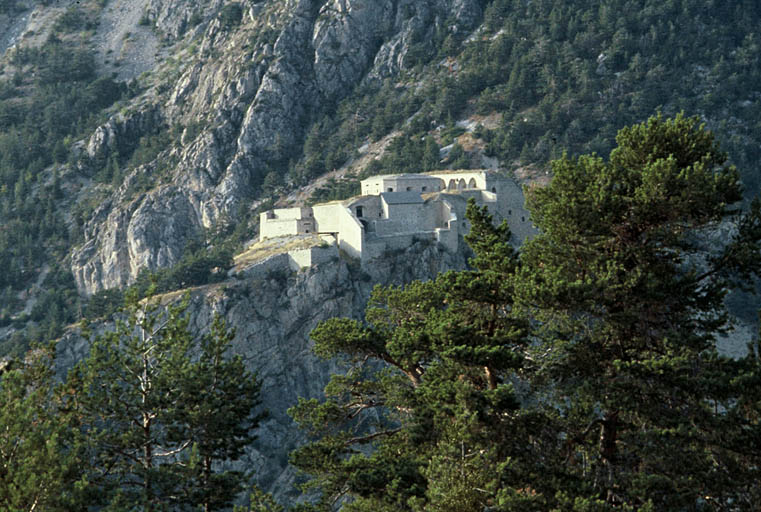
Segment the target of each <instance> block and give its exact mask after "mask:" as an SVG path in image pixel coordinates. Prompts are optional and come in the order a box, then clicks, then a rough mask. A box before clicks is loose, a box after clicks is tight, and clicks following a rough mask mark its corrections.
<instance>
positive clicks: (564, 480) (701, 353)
mask: <svg viewBox="0 0 761 512" xmlns="http://www.w3.org/2000/svg"><path fill="white" fill-rule="evenodd" d="M616 141H617V144H618V146H617V148H616V149H614V151H613V152H612V153H611V155H610V158H609V159H603V158H601V157H599V156H597V155H585V156H581V157H578V158H569V157H566V156H564V157H562V158H561V159H559V160H556V161H554V162H553V164H552V166H553V171H554V178H553V180H552V182H551V183H550V184H549V185H548V186H546V187H544V188H532V189H529V190H528V191H527V198H528V200H527V204H528V207H529V209H530V211H531V214H532V219H533V221H534V223H535V224H536V226H537V227H538V228H539V230H540V234H539V235H537V236H536V237H535V238H534V239H532V240H531V241H529V242H527V243H526V244H525V245H524V247H523V248H522V250H521V252H520V254H516V253H515V252H514V250H513V249H512V247H511V246H510V244H509V243H508V241H509V236H510V234H509V231H508V230H507V228H506V226H504V225H502V226H499V227H497V226H494V225H493V222H492V219H491V217H490V216H489V214H488V212H487V211H486V210H484V209H479V208H477V207H476V206H475V205H474V204H471V205H470V207H469V209H468V218H469V220H470V221H471V223H472V226H473V227H472V230H471V233H470V235H469V236H468V242H469V243H470V245H471V247H472V248H473V250H474V252H475V257H474V258H473V259H472V260H471V265H472V268H473V270H468V271H463V272H449V273H446V274H443V275H441V276H439V277H438V278H437V279H435V280H434V281H430V282H425V283H421V282H415V283H412V284H410V285H408V286H406V287H390V288H381V287H379V288H376V290H375V291H374V293H373V296H372V298H371V300H370V303H369V304H368V309H367V314H366V318H365V321H364V322H359V321H354V320H348V319H332V320H328V321H326V322H323V323H321V324H320V325H319V326H318V327H317V328H316V329H315V330H314V331H313V333H312V336H313V338H314V340H315V352H316V353H317V354H318V355H320V356H323V357H340V358H342V359H343V360H344V361H345V362H346V363H347V371H346V373H345V374H341V375H334V376H333V378H332V380H331V382H330V384H329V385H328V386H327V387H326V390H325V392H326V400H325V401H322V402H320V401H317V400H302V401H301V402H300V403H299V405H297V406H296V407H295V408H294V409H293V410H292V411H291V413H292V414H293V416H294V417H295V419H296V420H297V421H298V422H299V423H301V424H302V425H303V426H304V427H305V428H306V429H307V431H308V432H309V433H310V434H311V435H312V436H313V439H314V440H313V441H312V442H311V443H309V444H307V445H306V446H304V447H302V448H300V449H298V450H296V451H295V452H294V453H293V455H292V461H293V463H294V464H295V465H296V466H297V467H299V468H301V469H302V470H303V471H305V472H306V473H308V474H310V475H312V480H310V481H309V483H308V486H309V485H311V486H315V487H318V488H319V489H320V490H321V496H322V501H321V502H320V503H319V504H318V505H317V508H319V509H325V510H328V509H330V508H331V507H339V508H341V509H342V510H350V511H360V510H371V509H372V510H414V511H418V510H431V511H433V510H437V511H439V510H453V511H455V510H457V511H467V510H473V511H483V510H504V511H507V510H574V511H598V510H608V509H615V510H696V509H700V508H705V509H709V510H711V509H714V510H726V509H727V507H730V508H732V509H736V510H752V509H753V507H755V506H756V505H757V503H759V499H760V496H759V493H761V487H760V486H759V484H758V482H759V481H761V480H759V476H761V475H759V472H760V471H761V469H759V468H761V451H760V450H759V441H758V440H759V439H761V425H760V424H759V407H758V406H759V402H758V399H757V393H756V392H754V391H753V390H754V389H756V390H757V389H758V388H757V387H756V388H754V387H753V386H754V385H757V383H758V381H757V379H758V375H759V368H760V367H759V359H758V346H757V344H756V346H751V347H750V349H749V351H748V355H747V356H746V357H744V358H742V359H739V360H735V359H731V358H728V357H726V356H723V355H722V354H721V352H720V350H719V347H718V343H719V337H720V335H722V334H724V333H725V332H727V330H728V329H729V328H730V323H729V316H728V312H727V310H726V306H725V303H724V298H725V295H726V293H727V291H728V290H729V289H731V288H733V287H747V286H748V285H749V284H750V280H751V279H752V278H753V277H754V276H755V275H756V274H757V273H758V270H759V264H760V262H761V254H759V240H761V206H760V205H759V203H758V202H754V203H752V204H751V205H750V206H748V207H747V208H746V209H745V211H741V208H740V203H739V201H740V199H741V198H742V188H741V185H740V182H739V178H738V173H737V171H736V169H735V168H734V167H732V166H730V165H727V163H726V161H727V155H726V154H725V153H723V152H722V151H721V150H720V149H719V148H718V146H717V144H716V142H715V141H714V138H713V135H712V134H711V133H710V132H709V131H707V130H706V129H705V127H704V126H703V125H701V124H700V122H699V120H698V119H696V118H687V117H685V116H683V115H678V116H676V117H675V118H671V119H667V118H664V117H663V116H661V115H658V116H656V117H653V118H650V119H649V120H648V121H646V122H644V123H641V124H639V125H635V126H632V127H628V128H625V129H623V130H621V131H620V132H619V134H618V137H617V139H616ZM726 232H730V233H731V236H730V237H729V238H727V237H726V236H722V233H726Z"/></svg>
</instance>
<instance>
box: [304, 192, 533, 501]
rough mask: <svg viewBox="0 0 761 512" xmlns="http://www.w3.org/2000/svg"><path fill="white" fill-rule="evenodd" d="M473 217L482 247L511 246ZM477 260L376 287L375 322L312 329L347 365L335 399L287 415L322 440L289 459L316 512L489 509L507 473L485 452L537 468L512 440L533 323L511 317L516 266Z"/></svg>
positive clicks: (323, 352)
mask: <svg viewBox="0 0 761 512" xmlns="http://www.w3.org/2000/svg"><path fill="white" fill-rule="evenodd" d="M469 216H470V220H471V222H473V223H474V224H475V225H477V228H476V229H475V230H474V231H473V233H472V237H471V239H472V241H473V244H474V246H475V247H477V248H478V250H479V251H480V250H481V248H484V247H488V246H490V244H491V243H492V242H497V243H498V245H499V246H500V247H501V246H502V245H501V244H506V243H507V240H508V239H509V232H508V231H507V230H506V229H505V228H504V227H501V228H494V227H492V226H491V218H490V216H489V215H488V214H487V213H486V212H485V211H484V210H481V209H478V208H476V207H475V205H471V206H470V208H469ZM479 261H480V262H481V263H482V264H481V265H480V268H479V269H477V270H475V271H469V272H461V273H453V272H451V273H447V274H443V275H441V276H439V277H438V278H437V279H436V280H435V281H432V282H427V283H419V282H416V283H412V284H410V285H408V286H406V287H404V288H401V287H398V288H397V287H389V288H382V287H376V289H375V290H374V291H373V295H372V298H371V299H370V303H369V305H368V309H367V313H366V323H360V322H357V321H354V320H348V319H332V320H328V321H326V322H323V323H321V324H319V325H318V326H317V328H316V329H315V330H314V331H313V332H312V337H313V339H314V340H315V348H314V350H315V353H316V354H317V355H319V356H320V357H323V358H332V357H340V358H342V359H343V360H344V361H345V363H346V364H347V369H346V372H345V373H344V374H337V375H333V377H332V378H331V381H330V383H329V384H328V386H327V387H326V388H325V395H326V401H324V402H319V401H317V400H314V399H312V400H305V399H301V400H300V401H299V404H298V405H297V406H296V407H294V408H292V409H291V410H290V411H289V413H290V414H291V415H292V416H293V417H294V419H295V420H296V421H297V422H298V423H299V424H300V425H301V426H302V427H304V428H305V429H306V430H307V432H308V433H309V434H310V435H311V436H313V437H314V438H316V439H317V440H316V441H314V442H312V443H309V444H307V445H306V446H304V447H302V448H299V449H297V450H296V451H294V452H293V454H292V456H291V462H292V463H293V464H294V465H295V466H296V467H298V468H300V469H301V470H302V471H305V472H306V473H308V474H310V475H312V476H313V478H314V480H312V481H311V482H310V484H309V486H310V487H312V486H317V487H318V488H319V489H320V490H321V492H322V494H321V497H322V500H321V501H320V502H319V505H318V507H317V508H318V509H319V510H323V509H325V510H328V509H329V508H330V507H331V506H332V505H333V504H336V503H337V500H339V499H340V498H342V497H344V496H350V497H352V499H351V500H348V501H345V502H343V503H344V505H345V506H344V507H343V508H344V509H345V510H352V511H360V510H453V511H454V510H458V511H468V510H473V511H476V510H477V511H481V510H483V508H484V507H485V506H487V504H488V503H490V502H491V501H492V500H493V498H494V491H495V490H496V489H497V487H498V486H499V481H500V478H501V477H500V475H499V472H497V471H496V466H493V465H492V462H491V461H489V462H488V463H487V461H486V457H485V456H484V455H483V454H485V453H487V452H488V453H490V454H492V455H493V456H494V458H495V459H497V460H499V459H501V458H507V457H510V456H514V457H516V458H518V459H523V457H527V458H526V459H525V462H526V463H529V462H530V456H528V454H527V453H526V452H527V451H526V450H524V453H523V454H521V453H520V451H519V450H517V446H516V445H515V444H514V442H513V441H512V440H511V439H510V438H509V436H508V435H507V434H508V432H514V431H515V430H516V429H520V428H524V427H522V424H523V422H524V419H523V418H522V414H521V413H520V412H519V406H518V402H517V399H516V397H515V395H514V392H513V389H512V385H511V384H510V380H511V379H512V378H513V377H514V376H515V375H516V372H517V371H518V370H519V369H520V368H521V367H522V366H523V360H522V357H521V356H520V352H521V347H525V345H526V343H527V339H526V333H527V325H526V324H525V322H524V321H523V320H521V319H520V318H517V317H515V316H514V315H512V311H511V310H512V300H511V295H512V293H511V288H512V283H511V280H510V279H509V278H507V279H506V278H505V275H504V274H501V273H500V271H503V270H506V271H508V272H512V271H513V270H514V269H515V265H516V263H517V260H516V258H515V255H514V254H510V255H503V257H502V258H499V259H498V258H496V257H490V256H489V255H487V254H483V255H482V259H481V260H479ZM493 261H494V262H497V261H498V263H499V264H498V265H496V266H493V265H492V264H491V262H493ZM528 451H530V450H528ZM442 474H446V478H449V477H451V478H452V480H451V481H447V480H445V479H443V477H442V478H440V476H442ZM464 474H467V475H468V478H467V479H463V478H462V475H464ZM455 475H460V476H457V477H455ZM524 476H525V475H521V476H517V477H516V478H518V479H520V478H523V477H524ZM455 480H456V482H455ZM450 484H451V485H450Z"/></svg>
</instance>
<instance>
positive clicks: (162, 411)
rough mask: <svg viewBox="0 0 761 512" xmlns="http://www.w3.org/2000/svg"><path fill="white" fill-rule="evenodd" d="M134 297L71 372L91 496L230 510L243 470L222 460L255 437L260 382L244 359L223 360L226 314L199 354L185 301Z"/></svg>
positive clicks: (152, 505)
mask: <svg viewBox="0 0 761 512" xmlns="http://www.w3.org/2000/svg"><path fill="white" fill-rule="evenodd" d="M128 304H129V305H128V307H127V310H126V312H125V313H126V314H125V316H123V317H122V318H121V319H120V320H118V321H117V322H116V325H115V327H114V330H113V331H109V332H105V333H103V334H102V335H100V336H98V337H96V338H95V339H94V340H93V342H92V345H91V352H90V355H89V357H88V358H87V359H86V360H84V361H83V362H82V363H80V364H79V365H78V366H77V367H76V368H75V369H74V370H73V371H72V372H70V375H69V382H70V383H71V384H72V386H75V387H76V388H77V389H78V394H77V399H78V405H79V411H80V414H81V415H82V417H83V431H84V432H85V434H86V435H87V436H88V438H89V440H90V443H89V445H88V447H89V450H90V451H89V453H90V457H91V458H92V459H93V460H94V461H95V464H94V467H93V471H92V472H91V474H90V475H89V481H90V483H91V485H90V490H91V491H92V494H93V499H95V498H96V497H98V498H100V499H101V500H102V501H103V503H102V505H105V506H106V508H107V509H109V510H122V509H124V508H128V509H129V510H135V509H137V510H146V511H149V510H163V509H166V508H170V507H171V508H183V507H191V508H194V507H201V508H202V509H203V510H207V511H208V510H219V509H222V508H225V507H227V506H229V505H230V504H231V502H232V501H233V500H234V499H235V497H236V495H237V494H238V493H239V492H240V491H241V490H242V488H243V487H242V486H243V483H244V479H245V477H246V475H245V474H243V473H239V472H234V471H221V466H220V464H221V463H227V462H231V461H235V460H237V459H239V458H240V457H241V455H242V454H243V449H244V448H245V446H247V445H248V444H250V443H251V442H252V441H253V439H254V437H253V434H252V429H253V428H254V427H256V425H257V422H258V419H259V417H258V416H256V415H255V414H254V410H253V409H254V407H255V406H256V405H257V404H258V403H259V402H258V393H259V386H258V384H257V382H256V380H255V378H254V377H253V375H251V374H250V373H249V372H248V371H247V370H246V368H245V366H244V365H243V363H242V361H241V359H240V358H238V357H234V358H230V359H227V357H226V353H227V350H228V348H229V344H230V341H231V339H232V334H231V333H228V332H227V331H226V330H225V327H224V324H223V323H222V322H221V320H219V319H217V320H215V322H214V324H213V327H212V331H211V333H210V334H209V335H208V336H206V337H205V338H204V339H203V341H202V343H201V346H200V351H199V347H198V346H197V343H196V342H195V340H194V339H193V337H192V336H191V334H190V332H189V330H188V321H189V319H188V317H187V315H185V314H184V311H185V309H186V307H187V302H183V303H181V304H179V305H175V306H170V307H168V308H164V307H161V306H160V305H159V304H158V303H157V302H155V301H154V300H152V299H147V300H144V301H142V302H138V301H137V300H136V297H132V298H131V299H130V300H129V301H128ZM194 354H198V355H197V356H195V355H194Z"/></svg>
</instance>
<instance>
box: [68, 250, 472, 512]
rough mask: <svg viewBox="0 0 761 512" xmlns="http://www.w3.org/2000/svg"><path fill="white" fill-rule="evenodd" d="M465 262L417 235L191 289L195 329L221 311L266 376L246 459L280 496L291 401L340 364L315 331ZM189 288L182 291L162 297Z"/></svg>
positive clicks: (285, 481) (71, 339)
mask: <svg viewBox="0 0 761 512" xmlns="http://www.w3.org/2000/svg"><path fill="white" fill-rule="evenodd" d="M464 265H465V256H464V255H463V254H462V253H448V252H446V251H442V250H441V249H440V248H438V247H437V246H436V245H430V243H428V242H418V243H416V244H414V245H413V246H411V247H409V248H408V249H407V250H404V251H400V252H398V253H397V254H396V255H395V256H394V257H393V258H389V259H388V260H386V261H380V262H378V264H377V265H375V266H373V267H372V268H367V269H364V270H361V269H360V268H359V266H358V265H354V264H351V263H350V262H347V261H346V260H342V259H333V260H331V261H328V262H325V263H322V264H320V265H318V266H315V267H312V268H310V269H305V270H302V271H300V272H298V273H294V272H293V271H291V270H290V269H289V268H288V265H287V263H286V264H284V265H275V266H272V265H267V264H266V263H262V262H261V261H260V262H253V263H250V264H244V265H239V266H237V267H236V270H235V272H234V273H233V274H232V276H231V277H230V278H229V279H228V280H225V281H223V282H220V283H217V284H213V285H207V286H202V287H198V288H194V289H192V290H190V293H191V302H190V307H189V308H188V311H187V313H188V315H189V316H190V318H191V319H192V320H191V329H192V330H193V331H194V332H196V333H199V334H201V333H205V332H207V330H208V327H209V325H211V320H212V318H213V316H214V315H216V314H219V315H222V316H223V317H224V319H225V321H226V322H227V324H228V325H229V326H233V327H234V328H235V330H236V337H235V340H234V342H233V350H234V351H235V353H238V354H241V355H243V357H244V358H245V360H246V361H248V363H249V364H250V366H251V368H252V369H253V370H255V371H256V372H257V376H258V379H259V380H260V381H261V382H262V395H261V397H262V408H263V409H264V410H266V411H267V412H268V417H267V418H266V419H265V420H264V421H263V422H262V423H261V426H260V428H259V429H258V430H257V436H258V439H257V441H256V442H255V443H254V445H253V449H249V450H248V452H247V455H246V457H245V458H244V459H243V462H242V464H243V465H244V466H245V467H246V469H247V470H250V471H252V472H253V473H254V474H255V476H256V479H257V482H258V483H259V485H261V486H262V487H263V488H265V489H266V490H268V491H270V492H273V493H274V494H275V495H276V496H277V497H278V498H279V499H280V500H286V499H287V498H289V497H292V496H294V495H295V494H296V490H295V488H294V484H295V483H296V481H297V478H298V475H297V474H296V473H295V471H294V469H293V468H292V467H290V466H288V463H287V461H288V453H289V452H290V451H291V450H292V449H294V448H295V447H296V446H298V444H299V443H301V442H303V440H304V439H303V435H302V434H301V433H300V432H299V431H298V429H297V428H296V427H295V425H294V424H293V422H292V421H291V420H290V418H289V417H288V416H287V414H286V409H287V408H288V407H291V406H293V405H295V404H296V402H297V399H298V397H300V396H301V397H310V398H312V397H315V398H316V397H319V396H321V394H322V389H323V387H324V386H325V384H326V383H327V380H328V376H329V374H330V373H331V372H335V371H340V367H338V366H336V364H332V363H329V362H325V361H321V360H318V359H317V358H316V357H315V356H314V355H313V354H312V353H311V351H310V347H311V342H310V339H309V332H310V331H311V330H312V329H313V328H314V327H315V326H316V325H317V323H318V322H319V321H322V320H326V319H328V318H331V317H335V316H349V317H353V318H362V316H363V314H364V307H365V304H366V302H367V299H368V297H369V296H370V292H371V290H372V288H373V286H374V284H376V283H381V284H393V285H400V284H404V283H408V282H410V281H412V280H414V279H428V278H430V277H431V276H434V275H436V274H437V273H438V272H442V271H446V270H450V269H456V268H463V267H464ZM182 295H183V292H175V293H173V294H169V295H167V296H164V297H163V300H166V301H172V300H176V299H178V298H179V297H180V296H182ZM77 332H78V331H77V330H73V331H70V332H69V333H68V334H67V335H66V336H64V338H63V339H62V341H61V342H60V343H59V344H58V349H57V350H58V364H59V368H60V373H61V374H63V373H64V372H65V371H66V369H67V368H68V367H70V366H71V365H72V364H73V363H74V362H76V361H78V360H79V359H81V358H82V357H83V356H85V355H86V353H87V343H86V342H85V340H83V339H82V338H81V337H80V336H79V335H78V334H77Z"/></svg>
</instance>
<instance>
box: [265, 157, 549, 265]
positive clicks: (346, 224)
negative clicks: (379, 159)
mask: <svg viewBox="0 0 761 512" xmlns="http://www.w3.org/2000/svg"><path fill="white" fill-rule="evenodd" d="M361 185H362V188H361V190H362V195H360V196H357V197H353V198H350V199H345V200H342V201H333V202H330V203H322V204H316V205H314V206H312V207H302V208H282V209H276V210H271V211H268V212H265V213H262V214H261V218H260V221H261V222H260V234H259V238H260V239H261V240H264V239H265V238H273V237H278V236H284V235H297V234H306V233H318V234H322V235H332V236H333V237H334V239H335V241H336V243H337V245H338V247H339V248H340V249H341V250H342V251H344V252H345V253H346V254H348V255H350V256H352V257H355V258H358V259H360V260H361V261H362V263H366V262H369V261H371V260H373V259H375V258H378V257H380V256H382V255H383V254H384V253H385V252H386V251H389V250H395V249H402V248H404V247H407V246H409V245H411V244H412V241H413V240H415V239H417V240H420V239H426V238H427V239H430V240H432V241H435V242H437V243H439V244H441V245H442V246H444V247H446V248H447V249H448V250H451V251H457V250H458V249H459V247H460V243H461V238H462V236H463V235H465V234H467V233H468V231H469V229H470V226H469V225H468V222H467V220H466V219H465V210H466V207H467V202H468V199H470V198H473V199H474V200H475V201H476V203H477V204H479V205H486V206H487V207H488V208H489V211H490V212H491V213H492V214H493V215H494V217H495V220H496V221H498V222H500V221H502V220H506V221H507V223H508V225H509V226H510V230H511V232H512V234H513V240H514V243H515V245H520V244H521V243H522V242H523V240H524V239H525V238H526V237H529V236H532V235H533V234H534V233H535V232H536V230H535V228H534V226H533V224H532V223H531V221H530V219H529V214H528V211H526V210H525V208H524V198H523V192H522V190H521V188H520V187H519V186H518V184H517V183H515V182H514V181H513V180H512V179H510V178H506V177H504V176H501V175H499V174H497V173H496V172H494V171H489V170H463V171H439V172H431V173H425V174H398V175H386V176H373V177H371V178H367V179H365V180H363V181H362V183H361Z"/></svg>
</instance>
